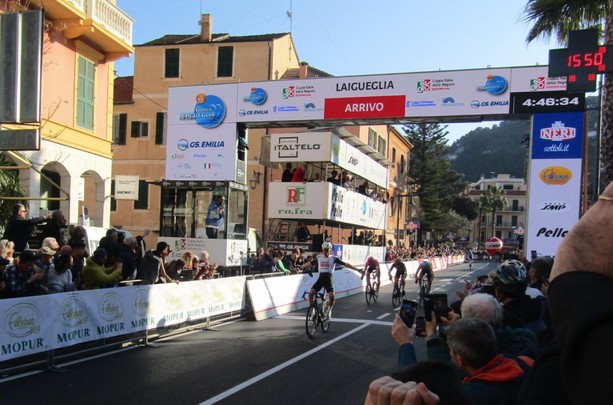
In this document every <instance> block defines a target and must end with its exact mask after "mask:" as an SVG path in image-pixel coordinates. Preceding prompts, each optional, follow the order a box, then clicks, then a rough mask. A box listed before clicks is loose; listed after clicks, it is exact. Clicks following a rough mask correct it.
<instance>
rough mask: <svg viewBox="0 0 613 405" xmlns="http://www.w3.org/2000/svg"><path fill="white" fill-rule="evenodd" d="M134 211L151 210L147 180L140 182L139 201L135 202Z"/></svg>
mask: <svg viewBox="0 0 613 405" xmlns="http://www.w3.org/2000/svg"><path fill="white" fill-rule="evenodd" d="M134 209H135V210H147V209H149V185H148V184H147V181H146V180H139V181H138V200H136V201H134Z"/></svg>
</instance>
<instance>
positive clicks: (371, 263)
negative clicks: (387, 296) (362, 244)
mask: <svg viewBox="0 0 613 405" xmlns="http://www.w3.org/2000/svg"><path fill="white" fill-rule="evenodd" d="M374 270H376V271H377V291H378V290H379V286H380V285H381V269H380V268H379V261H378V260H377V259H375V258H374V257H372V256H370V257H369V258H368V259H366V263H364V272H363V273H362V277H360V280H362V279H364V276H366V283H367V284H368V287H371V285H370V273H372V272H373V271H374Z"/></svg>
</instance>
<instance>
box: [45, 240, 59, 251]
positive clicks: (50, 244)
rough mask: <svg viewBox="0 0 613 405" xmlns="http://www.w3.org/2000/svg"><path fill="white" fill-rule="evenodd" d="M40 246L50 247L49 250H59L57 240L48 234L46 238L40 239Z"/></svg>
mask: <svg viewBox="0 0 613 405" xmlns="http://www.w3.org/2000/svg"><path fill="white" fill-rule="evenodd" d="M40 247H41V248H44V247H47V248H49V249H51V250H56V251H57V250H60V244H59V243H58V241H57V240H56V239H55V238H54V237H52V236H49V237H47V238H44V239H43V240H42V241H41V243H40Z"/></svg>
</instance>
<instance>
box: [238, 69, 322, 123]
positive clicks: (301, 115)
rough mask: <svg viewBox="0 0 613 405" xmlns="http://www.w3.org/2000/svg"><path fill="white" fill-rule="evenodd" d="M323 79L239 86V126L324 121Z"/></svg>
mask: <svg viewBox="0 0 613 405" xmlns="http://www.w3.org/2000/svg"><path fill="white" fill-rule="evenodd" d="M329 85H330V84H329V83H327V82H326V81H325V80H321V79H314V80H311V79H302V80H284V81H281V80H275V81H268V82H256V83H238V84H237V85H236V86H237V92H238V97H237V98H236V102H237V106H236V112H237V116H236V120H237V122H266V121H302V120H309V121H311V120H321V119H323V116H324V103H323V101H324V98H325V97H324V94H325V90H324V89H325V88H326V87H327V86H329Z"/></svg>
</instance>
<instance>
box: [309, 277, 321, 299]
mask: <svg viewBox="0 0 613 405" xmlns="http://www.w3.org/2000/svg"><path fill="white" fill-rule="evenodd" d="M322 286H323V281H322V279H321V274H320V275H319V277H318V278H317V281H316V282H315V284H313V287H311V289H310V290H309V305H313V303H314V302H315V293H316V292H317V291H319V290H321V287H322Z"/></svg>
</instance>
